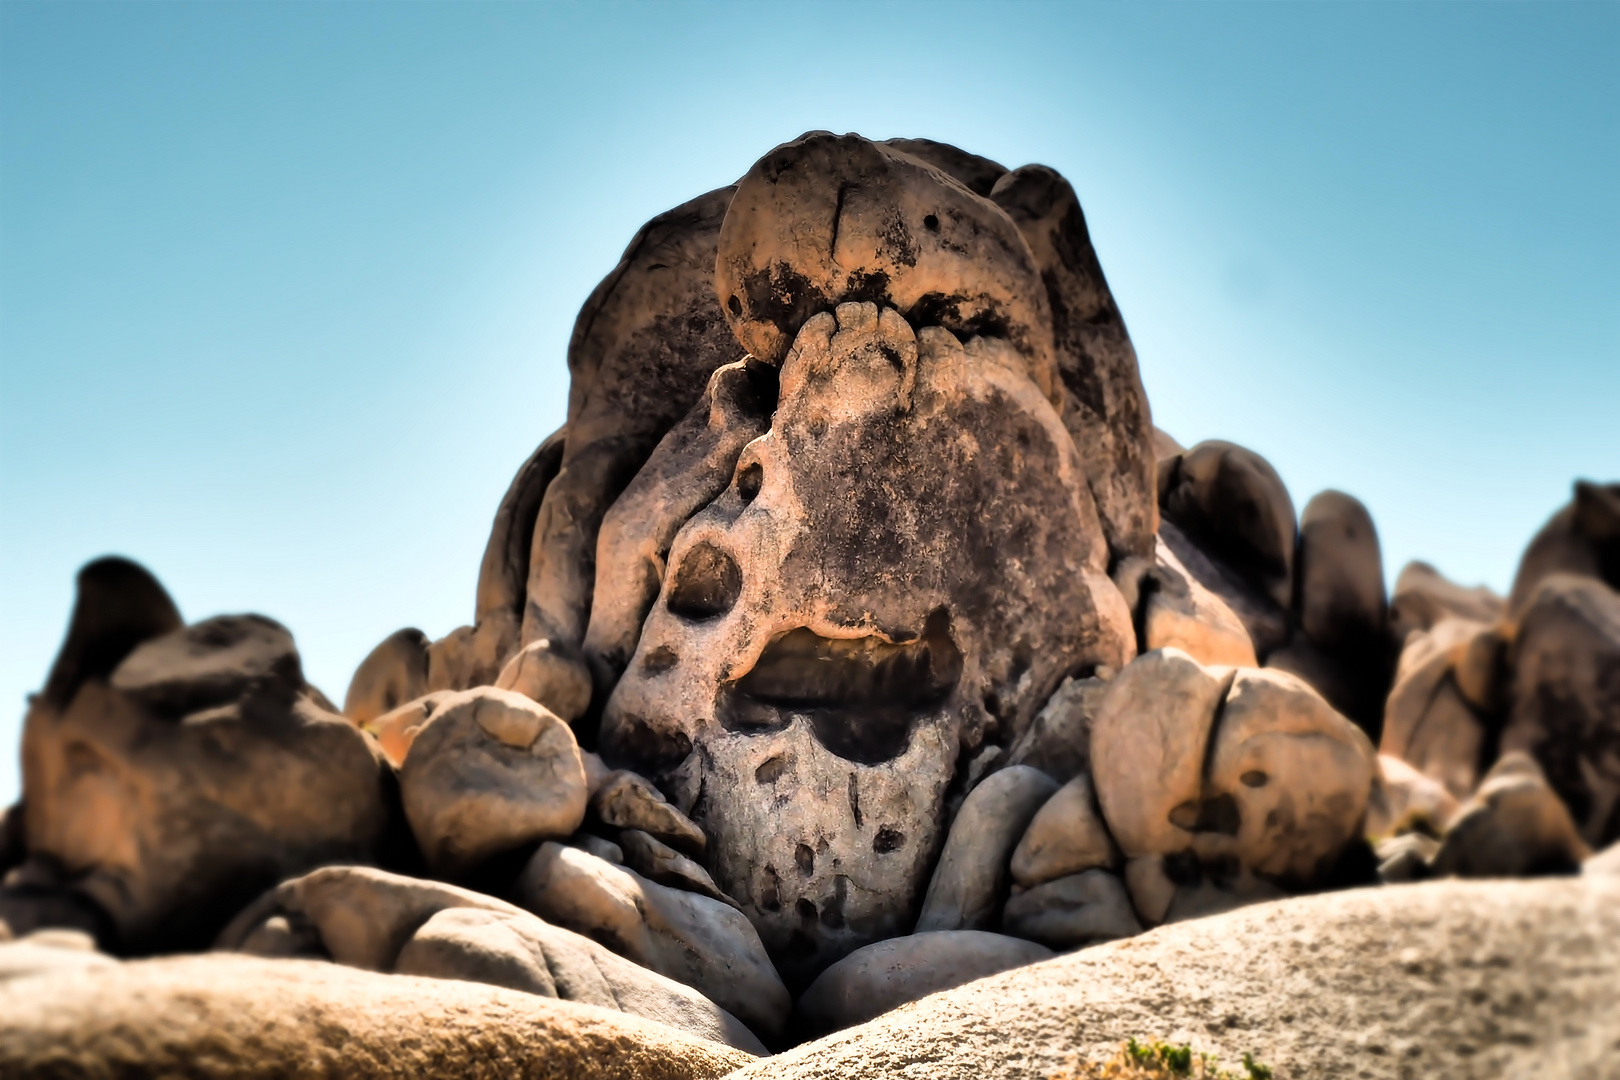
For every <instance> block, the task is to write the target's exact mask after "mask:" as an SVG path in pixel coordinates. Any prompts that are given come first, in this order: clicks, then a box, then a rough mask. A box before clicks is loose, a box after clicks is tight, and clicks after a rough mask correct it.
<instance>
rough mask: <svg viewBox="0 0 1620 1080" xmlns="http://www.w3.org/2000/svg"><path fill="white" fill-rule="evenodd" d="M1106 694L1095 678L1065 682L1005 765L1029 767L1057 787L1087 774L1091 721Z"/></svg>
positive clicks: (1101, 681)
mask: <svg viewBox="0 0 1620 1080" xmlns="http://www.w3.org/2000/svg"><path fill="white" fill-rule="evenodd" d="M1106 673H1107V674H1109V675H1112V669H1107V672H1106ZM1107 690H1108V683H1107V681H1106V680H1105V679H1102V678H1098V677H1095V676H1093V677H1091V678H1086V679H1075V678H1066V679H1064V680H1063V684H1062V685H1061V686H1059V687H1058V688H1057V689H1056V690H1054V691H1053V692H1052V696H1051V697H1050V698H1048V699H1047V701H1046V704H1045V705H1042V706H1041V711H1040V712H1038V713H1036V714H1035V719H1033V720H1031V721H1030V722H1029V726H1028V727H1027V728H1025V729H1024V733H1023V734H1022V735H1020V736H1019V737H1018V741H1017V742H1015V743H1013V745H1012V749H1011V750H1009V751H1008V753H1007V760H1006V764H1007V765H1028V766H1030V767H1031V768H1036V769H1039V770H1041V772H1043V773H1045V774H1046V775H1047V776H1050V777H1051V778H1052V779H1054V780H1056V781H1058V782H1059V783H1063V782H1065V781H1068V780H1070V779H1072V778H1073V777H1076V776H1079V775H1080V774H1081V773H1087V772H1090V770H1091V718H1092V716H1094V715H1095V714H1096V711H1097V707H1098V706H1099V705H1100V704H1101V703H1102V699H1103V694H1104V693H1106V692H1107Z"/></svg>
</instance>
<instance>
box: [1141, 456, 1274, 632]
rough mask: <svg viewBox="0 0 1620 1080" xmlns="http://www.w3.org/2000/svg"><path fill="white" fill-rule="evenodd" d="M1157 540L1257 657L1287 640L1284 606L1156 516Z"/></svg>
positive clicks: (1164, 519) (1166, 521)
mask: <svg viewBox="0 0 1620 1080" xmlns="http://www.w3.org/2000/svg"><path fill="white" fill-rule="evenodd" d="M1161 464H1166V463H1165V462H1161ZM1159 539H1160V540H1161V541H1162V542H1163V543H1164V546H1165V549H1166V551H1167V553H1168V554H1169V555H1171V556H1174V558H1175V560H1176V562H1177V564H1178V570H1179V571H1182V572H1185V573H1186V574H1187V575H1188V576H1189V577H1190V578H1192V580H1193V581H1194V582H1196V583H1197V584H1198V585H1199V586H1200V587H1201V588H1203V589H1205V590H1207V591H1208V592H1210V593H1213V594H1214V595H1215V597H1216V598H1217V599H1218V600H1220V602H1221V603H1222V604H1225V605H1226V607H1227V608H1228V609H1229V610H1230V611H1231V612H1232V614H1234V615H1236V616H1237V617H1238V621H1239V622H1241V623H1242V624H1243V629H1244V630H1246V631H1247V632H1248V635H1249V641H1250V643H1251V644H1252V645H1253V647H1254V653H1255V656H1257V657H1258V658H1259V659H1260V660H1262V661H1264V660H1265V659H1266V657H1267V656H1268V655H1270V654H1271V653H1272V652H1273V651H1275V650H1276V649H1278V648H1280V647H1282V645H1284V644H1285V643H1286V642H1287V641H1288V636H1289V634H1290V632H1291V630H1290V627H1289V615H1288V609H1287V608H1286V607H1285V606H1284V605H1282V604H1279V603H1278V602H1277V601H1276V600H1274V599H1272V598H1271V596H1270V595H1269V594H1268V593H1266V592H1265V591H1264V590H1262V589H1261V588H1260V587H1259V586H1257V585H1255V584H1254V583H1253V582H1252V581H1250V580H1249V579H1248V578H1247V577H1245V576H1244V575H1243V574H1240V573H1239V572H1238V571H1237V570H1235V569H1233V568H1232V567H1230V566H1228V565H1227V564H1226V563H1224V562H1223V561H1222V560H1221V559H1219V558H1217V557H1215V556H1214V555H1212V554H1211V553H1210V551H1208V550H1206V549H1205V548H1204V547H1203V546H1201V545H1200V543H1197V542H1194V540H1193V538H1192V537H1191V536H1189V535H1188V534H1187V533H1186V532H1184V531H1183V530H1182V529H1181V528H1179V527H1178V526H1177V525H1176V523H1175V522H1174V521H1171V520H1170V518H1169V517H1161V518H1160V519H1159ZM1126 569H1127V567H1126V566H1125V565H1124V564H1121V566H1120V567H1119V568H1118V569H1117V570H1116V571H1115V572H1116V573H1117V574H1122V573H1123V571H1125V570H1126ZM1195 610H1196V609H1195ZM1203 621H1207V620H1203ZM1144 651H1146V650H1144Z"/></svg>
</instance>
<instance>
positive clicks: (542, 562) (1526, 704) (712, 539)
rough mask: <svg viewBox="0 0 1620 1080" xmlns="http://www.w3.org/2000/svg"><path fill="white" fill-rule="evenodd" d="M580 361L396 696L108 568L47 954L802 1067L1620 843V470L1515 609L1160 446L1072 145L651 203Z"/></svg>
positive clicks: (757, 184) (41, 755) (40, 842)
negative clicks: (1083, 960) (1102, 976)
mask: <svg viewBox="0 0 1620 1080" xmlns="http://www.w3.org/2000/svg"><path fill="white" fill-rule="evenodd" d="M568 364H569V370H570V375H571V379H572V382H571V386H570V394H569V405H568V419H567V422H566V424H565V425H564V427H563V428H562V429H561V430H560V431H558V432H556V433H555V434H553V435H552V436H551V437H550V438H548V439H546V440H545V441H544V442H542V443H541V445H540V446H539V447H538V448H537V449H536V450H535V452H534V453H533V454H532V455H531V456H530V458H529V459H528V460H527V461H525V462H524V463H523V464H522V465H521V467H520V468H519V470H518V472H517V474H516V476H515V477H514V479H513V481H512V483H511V486H510V488H509V490H508V492H507V493H506V496H505V497H504V498H503V500H502V501H501V504H500V506H499V508H498V509H497V511H496V515H495V521H494V525H493V528H492V530H491V533H490V537H489V541H488V545H487V547H486V550H485V553H484V558H483V563H482V566H481V569H480V575H479V581H478V590H477V602H476V605H475V618H474V621H473V623H472V624H471V625H469V626H465V627H462V628H460V629H458V630H456V631H454V632H452V633H451V634H449V635H447V636H446V637H445V638H443V639H440V640H438V641H430V640H429V639H428V638H427V637H426V636H425V635H423V634H422V633H420V632H419V631H417V630H414V629H406V630H402V631H400V632H398V633H396V634H393V635H391V636H390V637H388V638H387V639H385V640H384V641H383V642H382V643H381V644H380V645H379V646H377V648H376V649H375V650H374V651H373V652H372V653H371V654H370V655H369V656H368V657H366V659H365V660H364V662H363V663H362V664H361V665H360V667H359V669H358V670H357V671H356V672H355V674H354V677H353V680H352V682H351V684H350V686H349V688H348V693H347V695H346V697H345V702H344V708H343V710H342V713H341V715H340V714H339V713H338V711H337V710H336V709H335V707H334V706H333V705H332V704H331V703H330V702H329V701H327V699H326V698H325V697H324V696H323V695H322V694H321V693H320V692H319V691H318V690H316V689H315V688H314V687H312V686H309V685H308V684H307V683H306V682H305V681H304V678H303V675H302V669H301V666H300V663H299V658H298V654H297V651H296V649H295V648H294V645H293V642H292V638H291V636H290V635H289V634H288V633H287V631H286V630H285V629H283V628H282V627H280V626H279V625H277V624H275V623H273V622H271V621H270V620H267V619H263V618H261V617H258V616H251V615H248V616H221V617H216V618H212V619H207V620H204V621H202V622H198V623H194V624H191V625H189V626H188V625H185V624H183V622H182V620H181V619H180V616H179V613H178V611H177V609H176V607H175V605H174V603H173V602H172V601H171V600H170V598H169V597H168V595H167V594H166V593H165V592H164V591H163V589H162V587H161V586H159V585H158V584H157V582H156V581H155V580H154V579H153V578H152V577H151V575H149V574H148V573H146V571H144V570H142V569H141V568H140V567H137V566H135V565H134V564H131V563H128V562H126V561H123V560H117V559H109V560H102V561H99V562H96V563H93V564H91V565H90V566H88V567H86V568H85V569H84V571H83V572H82V573H81V575H80V579H79V596H78V601H77V605H76V607H75V610H74V613H73V618H72V622H71V625H70V629H69V633H68V636H67V640H66V641H65V643H64V644H63V647H62V650H61V653H60V655H59V656H58V658H57V660H56V662H55V664H54V666H53V668H52V670H51V671H50V673H49V674H48V676H47V679H46V682H45V688H44V690H43V691H42V692H41V693H40V694H39V695H38V696H37V697H36V698H35V699H34V700H33V702H32V704H31V706H30V709H29V713H28V717H27V720H26V724H25V730H24V746H23V774H24V793H23V801H22V803H21V804H19V806H18V807H14V808H13V809H12V810H10V811H8V812H7V814H6V815H5V817H4V819H3V820H0V872H4V874H5V877H4V884H3V885H0V936H10V935H16V936H23V935H26V934H29V933H31V932H35V931H37V930H40V929H41V928H56V929H55V931H54V932H57V933H60V932H61V928H69V929H74V930H78V931H83V932H84V933H88V934H90V935H92V936H93V938H94V940H95V941H96V942H97V943H99V945H100V946H101V948H102V949H103V950H105V951H107V952H109V953H114V954H120V955H125V956H145V955H151V954H156V953H164V952H170V951H175V950H181V949H195V948H198V947H203V946H206V945H209V944H213V945H214V947H215V948H216V949H219V950H225V951H231V952H235V953H245V954H252V955H254V956H258V957H264V958H269V959H276V960H279V961H281V962H284V963H293V962H301V963H308V962H311V961H313V960H326V961H335V962H337V963H339V964H343V965H348V966H351V967H357V968H365V969H368V970H370V971H373V972H380V973H391V974H393V975H399V976H415V977H432V978H441V979H459V980H466V981H473V982H482V983H488V984H493V985H494V986H499V987H505V988H508V989H510V990H513V991H518V992H521V993H523V994H528V995H540V996H546V997H554V998H562V999H567V1000H570V1001H575V1002H582V1003H585V1004H591V1005H597V1006H602V1007H605V1008H609V1009H613V1010H616V1011H618V1012H620V1013H625V1014H630V1015H632V1016H635V1017H639V1018H642V1019H645V1020H649V1021H655V1022H657V1023H659V1024H664V1025H667V1026H670V1027H674V1028H678V1029H681V1030H682V1031H684V1032H686V1033H688V1034H689V1035H692V1036H696V1037H698V1038H701V1039H706V1040H711V1041H718V1042H722V1043H726V1044H729V1046H731V1047H735V1048H738V1049H740V1050H742V1051H747V1052H749V1053H762V1052H764V1049H765V1047H766V1046H771V1047H775V1046H781V1045H784V1044H786V1043H788V1042H791V1041H793V1040H795V1039H799V1038H803V1037H806V1036H810V1035H814V1034H818V1033H821V1032H824V1031H827V1030H830V1029H833V1028H837V1027H840V1026H844V1025H847V1024H850V1023H854V1022H857V1021H860V1020H864V1019H867V1018H870V1017H872V1016H875V1015H877V1013H879V1012H882V1011H885V1010H887V1009H889V1008H892V1007H894V1006H896V1005H898V1004H900V1003H902V1002H905V1001H908V1000H912V999H914V998H916V997H919V996H922V995H924V994H927V993H930V992H933V991H935V990H939V989H944V988H947V987H950V986H954V985H957V984H958V983H961V982H964V981H967V980H970V979H975V978H979V977H982V976H985V975H989V974H993V973H995V972H999V971H1002V970H1005V969H1007V968H1010V967H1015V966H1020V965H1024V964H1029V963H1033V962H1035V961H1038V960H1041V959H1044V958H1046V957H1049V956H1051V955H1052V954H1053V951H1054V950H1058V951H1062V950H1070V949H1075V948H1080V947H1084V946H1087V945H1091V944H1094V943H1097V942H1102V941H1108V940H1112V939H1117V938H1122V937H1129V936H1132V935H1134V934H1138V933H1140V932H1142V931H1143V929H1144V928H1151V927H1155V926H1158V925H1160V924H1163V923H1166V922H1173V921H1176V920H1180V919H1186V918H1192V917H1197V916H1201V915H1206V914H1209V913H1212V912H1217V911H1221V910H1224V909H1227V908H1231V907H1234V906H1237V905H1241V904H1246V903H1251V902H1255V901H1262V900H1268V899H1273V898H1278V897H1284V896H1287V895H1290V894H1296V893H1300V892H1307V891H1313V890H1320V889H1324V888H1331V887H1335V886H1342V885H1351V884H1367V883H1372V882H1375V881H1377V880H1378V878H1379V876H1380V874H1381V875H1382V877H1383V878H1384V879H1385V880H1410V879H1413V878H1419V877H1424V876H1444V875H1464V876H1467V875H1475V876H1482V875H1522V874H1535V873H1549V872H1562V871H1569V870H1571V869H1574V868H1575V867H1577V866H1578V865H1579V864H1580V862H1581V860H1582V859H1583V858H1585V856H1586V855H1587V854H1588V852H1589V851H1590V850H1592V849H1595V848H1597V847H1600V846H1602V845H1605V844H1609V843H1612V842H1613V841H1614V840H1615V839H1616V838H1617V836H1620V594H1617V592H1616V589H1617V587H1620V485H1608V486H1603V485H1596V484H1587V483H1582V484H1578V485H1577V486H1576V493H1575V499H1574V501H1573V502H1572V503H1571V505H1570V506H1569V507H1567V508H1566V509H1565V510H1563V511H1560V513H1559V514H1558V515H1557V516H1555V517H1554V519H1553V520H1552V522H1550V523H1549V524H1548V526H1547V527H1546V528H1545V529H1544V530H1543V531H1542V533H1541V535H1540V536H1538V537H1537V539H1536V541H1535V542H1534V543H1533V544H1532V546H1531V548H1530V550H1529V552H1527V554H1526V556H1525V559H1524V563H1523V565H1522V566H1521V568H1520V572H1519V578H1518V580H1517V581H1516V582H1515V584H1514V589H1513V596H1512V599H1511V602H1507V601H1503V600H1502V599H1500V598H1498V597H1495V596H1493V595H1491V594H1489V593H1488V592H1486V591H1484V590H1478V589H1476V590H1467V589H1462V588H1459V587H1458V586H1455V585H1453V584H1451V583H1449V582H1447V581H1445V580H1444V579H1443V578H1441V577H1440V576H1439V575H1438V573H1437V572H1435V571H1434V570H1433V569H1432V568H1429V567H1427V566H1425V565H1423V564H1413V565H1412V566H1409V567H1408V568H1407V569H1406V570H1405V571H1403V572H1402V574H1401V575H1400V578H1399V581H1398V583H1397V587H1396V590H1395V595H1394V597H1393V598H1392V599H1391V598H1386V595H1385V590H1384V576H1383V564H1382V556H1381V553H1380V549H1379V543H1378V537H1377V533H1376V530H1375V529H1374V526H1373V522H1372V518H1371V516H1370V514H1369V513H1368V511H1367V509H1366V508H1365V507H1364V506H1363V505H1362V504H1361V503H1360V502H1359V501H1357V500H1356V499H1354V498H1353V497H1351V496H1349V495H1345V494H1343V493H1340V492H1334V491H1327V492H1322V493H1320V494H1318V495H1317V496H1315V497H1314V498H1312V499H1311V500H1310V501H1309V502H1308V503H1307V504H1306V506H1305V510H1304V513H1303V515H1301V516H1299V517H1298V518H1297V519H1296V515H1295V510H1294V503H1293V500H1292V498H1291V496H1290V495H1289V492H1288V490H1287V488H1286V487H1285V486H1284V484H1283V482H1282V480H1281V478H1280V477H1279V475H1278V473H1277V472H1276V470H1275V469H1273V468H1272V467H1271V465H1270V464H1269V463H1267V462H1266V461H1265V459H1264V458H1262V457H1261V456H1260V455H1258V454H1256V453H1254V452H1253V451H1250V450H1247V449H1245V448H1243V447H1240V446H1237V445H1234V444H1231V443H1226V442H1213V441H1212V442H1203V443H1199V444H1198V445H1196V446H1193V447H1192V448H1190V449H1183V448H1181V447H1180V446H1179V445H1176V444H1175V443H1174V441H1173V440H1171V439H1170V438H1169V437H1168V436H1167V435H1165V434H1164V433H1163V432H1160V431H1158V430H1157V429H1155V428H1154V426H1153V423H1152V417H1151V413H1150V410H1149V407H1148V402H1147V398H1146V395H1145V393H1144V391H1143V388H1142V382H1141V378H1140V375H1139V373H1138V371H1137V364H1136V357H1135V353H1134V350H1133V348H1132V345H1131V341H1130V337H1129V335H1128V333H1127V332H1126V329H1125V325H1124V321H1123V319H1122V318H1121V316H1120V313H1119V310H1118V307H1117V305H1116V304H1115V302H1114V300H1113V297H1112V295H1111V293H1110V292H1109V289H1108V285H1107V282H1106V280H1105V278H1104V276H1103V273H1102V269H1101V265H1100V263H1099V261H1098V259H1097V256H1096V253H1095V251H1094V250H1093V249H1092V246H1091V242H1090V238H1089V235H1088V233H1087V230H1086V225H1085V218H1084V215H1083V213H1082V212H1081V209H1080V205H1079V201H1078V199H1077V197H1076V195H1075V193H1074V191H1073V189H1072V188H1071V187H1070V186H1069V184H1068V183H1067V182H1066V181H1065V180H1064V179H1063V178H1062V177H1061V176H1059V175H1058V174H1057V173H1055V172H1053V171H1052V170H1050V169H1047V168H1045V167H1042V166H1026V167H1024V168H1021V169H1016V170H1011V171H1009V170H1007V169H1005V168H1003V167H1002V166H1000V165H997V164H996V163H994V162H991V161H988V160H986V159H984V158H979V157H975V156H973V155H971V154H967V153H965V152H963V151H960V150H957V149H956V148H954V147H949V146H945V145H943V144H938V143H931V142H928V141H926V140H896V141H892V142H889V143H879V142H872V141H869V140H866V139H863V138H861V137H859V136H854V135H846V136H834V135H831V134H828V133H825V132H813V133H810V134H808V135H805V136H803V137H802V138H800V139H798V140H796V141H794V142H790V143H786V144H784V145H782V146H779V147H777V148H776V149H775V150H773V151H771V152H770V153H769V154H767V155H766V156H765V157H764V158H762V159H761V160H760V161H759V162H758V163H757V164H756V165H755V166H754V167H753V168H752V169H750V170H749V172H748V174H747V175H746V176H744V177H743V178H742V179H741V180H740V181H739V182H738V183H737V184H736V185H733V186H730V187H725V188H720V189H717V190H716V191H713V192H710V193H709V194H707V195H704V196H701V197H700V198H698V199H695V200H693V201H692V202H690V203H687V204H685V205H683V206H680V207H677V208H676V209H674V210H671V211H670V212H668V213H666V214H663V215H660V216H659V217H658V218H655V219H654V220H653V221H651V222H649V223H648V224H647V226H646V227H645V228H643V229H642V230H641V231H640V232H639V233H638V234H637V235H636V237H635V238H634V239H633V240H632V242H631V244H630V247H629V248H628V249H627V251H626V252H625V255H624V257H623V259H622V260H621V261H620V263H619V265H618V266H617V267H616V268H614V270H613V271H612V273H610V274H609V275H608V277H607V278H606V279H604V281H603V282H602V283H601V285H599V286H598V288H597V289H596V291H595V292H594V293H592V295H591V297H590V299H589V300H588V301H587V302H586V305H585V308H584V310H582V312H581V313H580V316H579V320H578V322H577V324H576V327H575V332H574V336H573V338H572V340H571V341H570V345H569V352H568ZM1369 842H1372V843H1376V844H1377V845H1378V852H1377V857H1376V858H1375V855H1374V851H1373V848H1372V847H1370V846H1369ZM17 947H18V948H22V946H17ZM27 948H28V949H29V950H32V951H31V952H30V953H29V956H35V954H36V953H37V954H39V955H42V956H46V957H47V958H49V957H51V956H53V955H55V954H51V953H49V951H48V950H47V951H46V952H44V953H40V952H39V950H41V949H44V948H45V946H44V945H43V944H41V941H39V940H36V941H34V942H33V943H31V944H29V945H28V946H27ZM59 952H60V950H59ZM83 953H85V950H83V949H79V950H77V952H76V953H74V954H73V959H72V960H71V963H72V965H74V966H76V967H79V968H83V967H85V966H86V964H87V963H88V964H89V966H92V967H93V966H94V964H96V963H101V964H111V961H108V960H106V959H105V957H99V958H97V954H94V953H89V954H87V955H89V956H91V957H92V958H94V959H93V961H84V959H83V957H82V956H80V955H79V954H83ZM25 959H26V958H25ZM58 959H59V957H58ZM36 961H37V962H40V963H43V962H44V961H39V960H37V957H36V959H31V960H27V963H30V964H32V963H35V962H36ZM18 962H19V963H22V961H18ZM51 962H52V963H55V962H57V961H56V960H55V959H53V960H51ZM63 962H64V963H65V962H67V961H63ZM0 966H3V965H0Z"/></svg>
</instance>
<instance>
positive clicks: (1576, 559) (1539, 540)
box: [1509, 480, 1620, 616]
mask: <svg viewBox="0 0 1620 1080" xmlns="http://www.w3.org/2000/svg"><path fill="white" fill-rule="evenodd" d="M1551 574H1573V575H1575V576H1577V577H1587V578H1596V579H1597V580H1599V581H1602V582H1604V583H1605V584H1607V585H1608V586H1609V588H1611V589H1620V483H1617V484H1595V483H1593V482H1592V481H1590V480H1577V481H1575V494H1574V498H1572V499H1571V500H1570V501H1569V503H1568V504H1566V505H1565V506H1564V507H1562V508H1561V509H1560V510H1559V511H1558V512H1557V513H1556V514H1554V515H1553V516H1552V518H1551V519H1550V520H1549V521H1548V522H1547V524H1545V525H1543V526H1542V527H1541V531H1540V532H1538V533H1537V534H1536V536H1535V539H1533V540H1531V541H1530V546H1529V547H1528V548H1527V549H1526V550H1525V553H1524V556H1523V558H1521V559H1520V560H1519V569H1518V572H1517V573H1516V574H1514V576H1513V591H1512V593H1511V595H1510V602H1509V606H1510V607H1511V609H1512V611H1513V613H1514V615H1515V616H1517V615H1519V614H1520V613H1521V612H1523V611H1524V609H1525V608H1526V607H1527V606H1528V605H1529V604H1530V602H1531V600H1532V598H1533V597H1534V596H1535V593H1536V587H1537V586H1538V585H1540V584H1541V582H1542V580H1543V579H1544V578H1546V577H1548V576H1549V575H1551Z"/></svg>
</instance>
